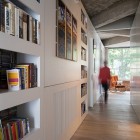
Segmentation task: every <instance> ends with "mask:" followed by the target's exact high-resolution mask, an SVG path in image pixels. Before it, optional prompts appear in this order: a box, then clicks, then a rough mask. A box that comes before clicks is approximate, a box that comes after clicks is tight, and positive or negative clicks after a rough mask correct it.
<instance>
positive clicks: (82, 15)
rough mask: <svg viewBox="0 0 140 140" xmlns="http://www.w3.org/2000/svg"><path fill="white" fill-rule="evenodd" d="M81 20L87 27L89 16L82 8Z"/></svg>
mask: <svg viewBox="0 0 140 140" xmlns="http://www.w3.org/2000/svg"><path fill="white" fill-rule="evenodd" d="M81 22H82V23H83V25H85V27H86V28H87V18H86V16H85V14H84V12H83V11H82V10H81Z"/></svg>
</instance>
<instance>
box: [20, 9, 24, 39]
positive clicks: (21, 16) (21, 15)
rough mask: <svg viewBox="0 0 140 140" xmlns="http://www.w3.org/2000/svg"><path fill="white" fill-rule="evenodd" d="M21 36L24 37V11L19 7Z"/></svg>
mask: <svg viewBox="0 0 140 140" xmlns="http://www.w3.org/2000/svg"><path fill="white" fill-rule="evenodd" d="M19 38H23V11H22V10H21V9H19Z"/></svg>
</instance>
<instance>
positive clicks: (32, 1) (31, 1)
mask: <svg viewBox="0 0 140 140" xmlns="http://www.w3.org/2000/svg"><path fill="white" fill-rule="evenodd" d="M11 1H14V0H11ZM18 1H20V2H21V3H24V4H25V5H26V6H27V7H28V6H29V5H30V8H31V9H32V10H33V11H35V12H36V13H38V14H41V12H42V9H41V4H40V3H38V2H37V1H36V0H18ZM41 2H42V1H41Z"/></svg>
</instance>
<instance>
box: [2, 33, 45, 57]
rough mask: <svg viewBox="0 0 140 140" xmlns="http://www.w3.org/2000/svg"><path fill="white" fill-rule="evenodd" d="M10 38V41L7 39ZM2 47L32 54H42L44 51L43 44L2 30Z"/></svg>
mask: <svg viewBox="0 0 140 140" xmlns="http://www.w3.org/2000/svg"><path fill="white" fill-rule="evenodd" d="M7 40H8V41H7ZM0 42H1V44H2V45H1V46H0V48H1V49H5V50H12V51H14V52H20V53H25V54H30V55H36V56H41V55H42V53H43V51H42V49H41V46H40V45H38V44H35V43H31V42H29V41H25V40H23V39H20V38H17V37H15V36H11V35H9V34H6V33H3V32H0Z"/></svg>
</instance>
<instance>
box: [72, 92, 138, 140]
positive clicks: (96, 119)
mask: <svg viewBox="0 0 140 140" xmlns="http://www.w3.org/2000/svg"><path fill="white" fill-rule="evenodd" d="M71 140H140V124H139V122H138V120H137V117H136V115H135V113H134V111H133V109H132V107H131V105H130V94H129V92H124V93H112V94H109V100H108V103H107V104H104V103H103V102H102V100H101V99H100V100H99V101H98V102H97V103H96V104H95V106H94V107H93V108H91V109H90V110H89V113H88V115H87V117H86V118H85V120H84V121H83V122H82V124H81V125H80V127H79V128H78V130H77V131H76V132H75V134H74V136H73V137H72V138H71Z"/></svg>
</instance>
